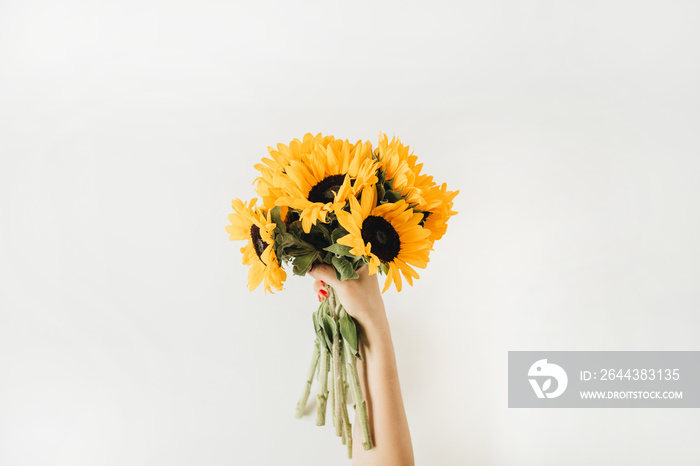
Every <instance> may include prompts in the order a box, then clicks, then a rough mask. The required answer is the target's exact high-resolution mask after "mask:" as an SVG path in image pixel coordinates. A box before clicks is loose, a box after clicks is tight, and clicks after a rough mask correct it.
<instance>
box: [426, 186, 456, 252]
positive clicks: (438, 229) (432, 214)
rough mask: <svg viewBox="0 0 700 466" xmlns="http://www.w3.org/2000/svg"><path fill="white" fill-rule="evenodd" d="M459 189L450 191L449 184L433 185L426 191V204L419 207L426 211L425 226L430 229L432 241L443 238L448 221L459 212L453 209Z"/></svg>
mask: <svg viewBox="0 0 700 466" xmlns="http://www.w3.org/2000/svg"><path fill="white" fill-rule="evenodd" d="M457 194H459V191H448V190H447V184H445V183H443V184H442V185H441V186H433V187H431V188H430V189H428V190H427V191H425V192H424V194H423V197H424V198H425V204H422V205H421V206H419V209H420V210H422V211H425V213H426V215H427V217H426V219H425V223H424V224H423V227H425V228H427V229H428V230H430V241H431V242H433V243H434V242H435V241H437V240H439V239H440V238H442V236H443V235H444V234H445V232H446V231H447V221H448V220H449V219H450V217H452V216H453V215H455V214H457V212H455V211H454V210H452V206H453V205H454V202H453V201H454V198H455V196H457Z"/></svg>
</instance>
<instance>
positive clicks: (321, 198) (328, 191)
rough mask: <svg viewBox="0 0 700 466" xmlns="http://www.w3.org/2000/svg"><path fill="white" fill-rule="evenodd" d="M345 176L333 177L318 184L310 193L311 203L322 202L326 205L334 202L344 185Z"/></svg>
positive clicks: (328, 177)
mask: <svg viewBox="0 0 700 466" xmlns="http://www.w3.org/2000/svg"><path fill="white" fill-rule="evenodd" d="M344 179H345V175H331V176H327V177H326V178H324V179H323V180H321V181H319V182H318V183H316V186H314V187H313V188H311V191H309V196H308V199H309V201H311V202H322V203H324V204H326V203H328V202H333V200H335V194H336V193H337V192H338V190H339V189H340V186H341V185H342V184H343V180H344Z"/></svg>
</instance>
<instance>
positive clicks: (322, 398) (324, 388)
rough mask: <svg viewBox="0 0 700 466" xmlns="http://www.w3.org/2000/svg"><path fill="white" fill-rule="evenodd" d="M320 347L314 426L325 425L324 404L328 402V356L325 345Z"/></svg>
mask: <svg viewBox="0 0 700 466" xmlns="http://www.w3.org/2000/svg"><path fill="white" fill-rule="evenodd" d="M320 346H321V365H320V367H319V368H318V374H319V379H318V395H317V398H318V406H317V408H318V409H317V410H316V425H317V426H323V425H325V424H326V402H327V401H328V371H329V370H330V357H329V356H330V354H329V353H328V349H327V348H326V345H325V344H322V345H320Z"/></svg>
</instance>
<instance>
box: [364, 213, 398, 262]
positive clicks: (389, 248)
mask: <svg viewBox="0 0 700 466" xmlns="http://www.w3.org/2000/svg"><path fill="white" fill-rule="evenodd" d="M362 239H363V241H364V242H365V244H367V243H371V244H372V254H374V255H375V256H377V257H378V258H379V260H381V261H382V262H391V261H392V260H394V259H395V258H396V256H398V255H399V250H400V249H401V240H400V238H399V234H398V233H397V232H396V230H394V227H392V226H391V223H389V222H388V221H386V220H385V219H383V218H382V217H376V216H374V215H370V216H369V217H367V218H366V219H365V221H364V222H362Z"/></svg>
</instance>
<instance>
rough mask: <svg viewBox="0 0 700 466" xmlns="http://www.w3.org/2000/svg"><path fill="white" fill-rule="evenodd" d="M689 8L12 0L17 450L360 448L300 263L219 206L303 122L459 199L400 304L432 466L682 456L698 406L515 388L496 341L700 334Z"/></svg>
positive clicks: (395, 301) (1, 146) (697, 430)
mask: <svg viewBox="0 0 700 466" xmlns="http://www.w3.org/2000/svg"><path fill="white" fill-rule="evenodd" d="M699 13H700V8H699V6H698V4H697V3H696V2H692V1H663V2H662V1H658V2H648V1H628V2H624V1H589V2H556V1H529V2H517V1H511V2H497V1H491V2H486V1H484V2H409V1H402V2H360V1H354V2H342V3H335V2H328V1H318V2H311V1H305V2H278V3H265V2H255V3H254V2H236V1H233V2H232V1H220V2H214V1H198V2H195V1H152V0H141V1H44V2H41V1H11V0H2V1H0V104H1V105H0V154H1V156H2V159H1V160H2V163H1V165H0V208H1V211H0V241H1V242H0V280H1V282H0V464H2V465H3V466H5V465H7V466H15V465H193V464H202V465H232V464H236V465H273V464H274V465H328V464H349V461H347V460H345V459H344V455H345V450H344V447H343V446H342V445H341V444H340V441H339V439H337V438H336V437H335V436H334V433H333V432H332V429H330V428H329V427H324V428H320V427H316V426H315V425H314V419H313V416H309V417H307V418H305V419H303V420H301V421H298V420H296V419H294V416H293V413H294V407H295V404H296V401H297V397H298V396H299V394H300V392H301V389H302V386H303V381H304V375H305V372H306V370H307V366H308V362H309V358H310V356H311V350H312V342H313V338H314V335H313V330H312V325H311V315H310V314H311V311H312V310H314V309H315V307H316V305H317V302H316V298H315V296H314V295H313V293H312V291H311V279H310V278H308V277H306V278H300V277H292V278H290V279H289V280H288V282H287V284H286V290H285V291H283V292H281V293H277V294H275V295H267V296H266V295H265V294H264V293H263V292H262V290H261V289H259V290H257V291H255V292H253V293H250V292H248V291H247V290H246V274H247V269H246V267H244V266H242V265H241V264H240V260H241V256H240V253H239V250H238V249H239V248H240V246H241V244H240V243H231V242H229V241H228V235H227V234H226V232H225V231H224V227H225V225H226V224H227V223H228V221H227V215H228V214H229V212H230V211H231V204H230V203H231V199H232V198H246V199H247V198H249V197H252V196H253V195H254V193H253V189H252V186H251V182H252V180H253V178H254V177H255V175H256V172H255V171H254V169H253V164H254V163H256V162H257V161H258V160H259V159H260V158H261V157H263V156H265V155H266V154H267V151H266V148H267V146H274V145H275V144H277V143H278V142H284V143H288V142H289V141H290V140H291V139H293V138H301V137H302V136H303V135H304V133H306V132H313V133H317V132H323V133H324V134H333V135H335V136H336V137H339V138H348V139H350V140H351V141H353V142H354V141H356V140H358V139H364V140H370V141H373V143H375V144H376V140H377V136H378V134H379V131H383V132H385V133H387V134H388V135H389V136H390V137H391V136H393V135H396V136H399V137H400V138H401V139H402V140H403V141H404V142H405V143H407V144H409V145H410V146H411V147H412V148H415V151H416V154H418V155H419V156H420V158H421V161H422V162H424V164H425V170H426V171H427V172H428V173H430V174H433V175H434V176H435V177H436V179H437V180H439V181H441V182H442V181H444V182H447V183H448V186H449V188H450V189H459V190H460V191H461V194H460V195H459V196H458V198H457V200H456V206H455V208H456V210H458V211H459V212H460V214H459V215H458V216H456V217H455V218H454V219H453V220H452V221H451V224H450V227H449V231H448V233H447V235H446V236H445V238H444V239H443V240H442V241H440V242H439V243H438V244H437V245H436V250H435V252H434V253H433V255H432V260H431V263H430V264H429V267H428V269H426V270H425V271H424V272H422V273H421V276H422V277H421V279H420V280H419V281H418V282H417V283H416V285H415V287H414V288H412V289H411V288H409V289H406V290H405V291H403V292H402V293H400V294H397V293H396V292H395V291H393V290H392V291H389V292H387V293H386V294H385V301H386V303H387V307H388V309H389V314H390V315H389V318H390V322H391V325H392V331H393V335H394V339H395V346H396V351H397V358H398V364H399V370H400V378H401V384H402V389H403V394H404V399H405V404H406V411H407V414H408V418H409V422H410V428H411V433H412V437H413V444H414V449H415V455H416V460H417V464H421V465H466V464H474V465H508V466H510V465H559V464H569V465H590V464H600V465H619V464H639V465H657V464H674V465H695V464H699V463H700V448H698V445H697V439H698V436H699V434H700V416H699V413H698V411H697V410H693V409H677V410H674V409H648V410H644V409H629V410H625V409H617V410H616V409H599V410H594V409H590V410H585V409H580V410H575V409H558V410H545V409H541V410H536V409H521V410H516V409H508V408H507V380H506V369H507V351H509V350H698V349H700V348H699V347H698V324H699V323H700V318H699V317H698V305H699V304H700V291H699V289H698V281H699V279H700V245H699V242H698V238H699V237H700V215H698V213H699V212H700V186H699V183H698V177H699V175H700V158H699V157H698V155H699V154H698V149H699V148H700V142H699V140H698V127H699V124H700V91H699V89H698V82H700V76H699V75H700V53H699V52H700V50H699V49H700V47H699V44H700V32H699V29H698V26H697V25H698V20H699Z"/></svg>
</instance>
